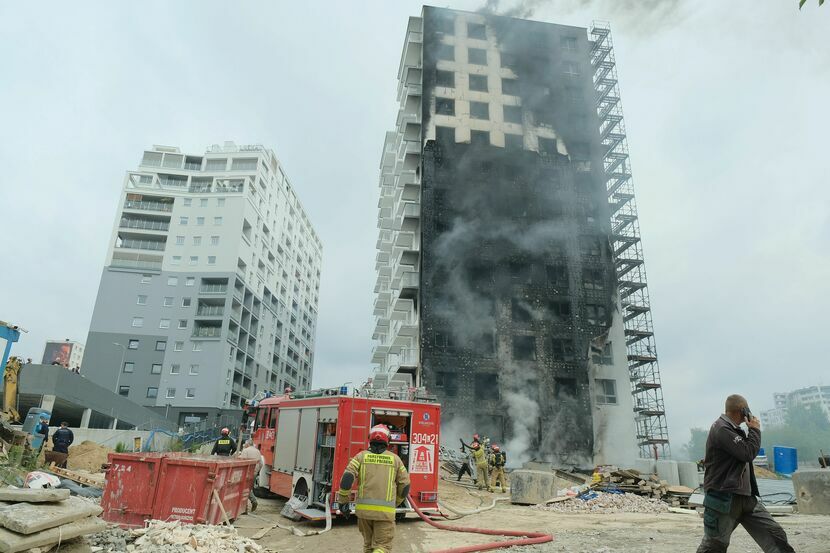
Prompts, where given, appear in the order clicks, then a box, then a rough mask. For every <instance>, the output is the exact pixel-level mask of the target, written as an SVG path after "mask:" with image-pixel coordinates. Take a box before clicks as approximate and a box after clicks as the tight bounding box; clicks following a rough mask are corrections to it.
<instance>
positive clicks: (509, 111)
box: [503, 106, 522, 125]
mask: <svg viewBox="0 0 830 553" xmlns="http://www.w3.org/2000/svg"><path fill="white" fill-rule="evenodd" d="M503 109H504V122H505V123H518V124H519V125H521V124H522V107H521V106H504V107H503Z"/></svg>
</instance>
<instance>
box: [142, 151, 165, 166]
mask: <svg viewBox="0 0 830 553" xmlns="http://www.w3.org/2000/svg"><path fill="white" fill-rule="evenodd" d="M161 156H162V154H161V152H144V157H142V158H141V164H142V165H146V166H147V167H161Z"/></svg>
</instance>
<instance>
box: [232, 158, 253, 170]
mask: <svg viewBox="0 0 830 553" xmlns="http://www.w3.org/2000/svg"><path fill="white" fill-rule="evenodd" d="M256 167H257V158H255V157H252V158H247V157H246V158H234V159H232V160H231V171H256Z"/></svg>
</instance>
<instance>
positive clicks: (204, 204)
mask: <svg viewBox="0 0 830 553" xmlns="http://www.w3.org/2000/svg"><path fill="white" fill-rule="evenodd" d="M207 204H208V201H207V198H202V199H201V200H199V207H207Z"/></svg>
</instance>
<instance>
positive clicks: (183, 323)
mask: <svg viewBox="0 0 830 553" xmlns="http://www.w3.org/2000/svg"><path fill="white" fill-rule="evenodd" d="M179 328H187V319H179Z"/></svg>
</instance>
